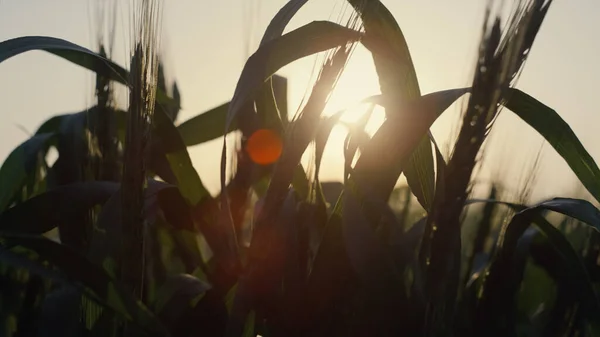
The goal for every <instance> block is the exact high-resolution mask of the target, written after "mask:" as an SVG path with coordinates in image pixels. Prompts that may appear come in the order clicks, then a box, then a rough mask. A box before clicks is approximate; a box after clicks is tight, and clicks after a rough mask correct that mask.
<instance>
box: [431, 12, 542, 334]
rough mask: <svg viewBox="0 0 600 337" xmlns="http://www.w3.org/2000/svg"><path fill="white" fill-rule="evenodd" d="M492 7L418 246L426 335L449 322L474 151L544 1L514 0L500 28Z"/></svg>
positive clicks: (514, 72) (531, 36)
mask: <svg viewBox="0 0 600 337" xmlns="http://www.w3.org/2000/svg"><path fill="white" fill-rule="evenodd" d="M492 6H493V2H490V3H489V4H488V9H487V12H486V19H485V22H484V28H483V37H482V41H481V44H480V48H479V58H478V62H477V65H476V69H475V75H474V79H473V87H472V92H471V97H470V99H469V103H468V106H467V109H466V111H465V113H464V115H463V118H462V126H461V128H460V131H459V135H458V139H457V140H456V143H455V147H454V151H453V154H452V157H451V159H450V161H449V163H448V168H447V172H448V177H449V179H446V186H445V190H444V193H440V194H438V195H436V200H435V207H434V209H433V212H432V214H431V215H430V217H429V220H430V221H429V222H428V226H427V231H426V234H425V237H424V244H423V246H422V259H423V262H424V265H425V266H426V268H427V280H426V286H427V290H428V296H429V299H428V304H427V306H428V308H427V317H426V323H425V324H426V329H427V330H428V331H429V333H431V334H432V335H435V334H436V331H443V330H445V329H448V328H449V327H450V326H451V325H452V324H453V320H454V309H455V308H454V306H455V303H456V300H457V294H458V285H459V279H460V260H461V258H460V256H461V237H460V233H461V229H460V223H461V221H460V216H461V213H462V210H463V207H464V202H465V200H466V198H467V196H468V195H469V193H470V191H469V182H470V180H471V175H472V173H473V170H474V168H475V165H476V163H477V155H478V153H479V152H480V149H481V146H482V144H483V142H484V141H485V139H486V137H487V135H488V133H489V131H490V129H491V127H492V125H493V122H494V121H495V120H496V118H497V116H498V113H499V112H500V103H502V97H504V95H505V92H506V90H507V88H509V86H510V85H513V84H514V82H515V80H516V78H517V76H518V74H519V72H520V70H521V68H522V66H523V63H524V62H525V59H526V58H527V55H528V51H529V49H530V48H531V45H532V43H533V39H534V37H535V34H536V33H537V30H538V29H539V26H540V24H541V21H542V20H543V18H544V15H545V10H544V9H545V8H547V6H549V2H546V4H544V1H519V2H518V3H516V5H515V7H514V8H513V12H512V13H511V15H510V17H509V18H508V23H507V27H506V28H505V29H502V28H501V16H500V14H493V15H492V10H493V7H492ZM440 280H443V281H441V282H440Z"/></svg>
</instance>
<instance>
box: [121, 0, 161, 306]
mask: <svg viewBox="0 0 600 337" xmlns="http://www.w3.org/2000/svg"><path fill="white" fill-rule="evenodd" d="M134 6H135V7H134V13H133V18H132V20H133V31H134V34H135V36H134V37H133V38H134V41H135V49H134V51H133V53H132V54H133V55H132V60H131V66H130V67H131V69H130V79H129V81H130V83H129V85H130V87H129V90H130V94H129V114H128V115H127V133H126V138H125V148H124V151H125V154H124V163H123V178H122V185H121V195H122V203H123V204H122V206H123V242H122V259H121V268H120V274H121V279H122V280H123V282H124V283H125V285H126V286H127V287H129V289H130V290H131V292H132V294H134V295H135V296H136V297H138V298H142V297H143V294H144V290H143V284H144V253H143V252H144V237H145V235H144V232H145V231H144V227H145V223H144V217H143V206H144V191H145V188H146V178H145V177H146V163H145V158H144V153H145V148H146V146H147V145H148V144H149V141H150V127H151V124H152V120H153V115H154V104H155V95H156V81H157V70H158V62H157V61H158V57H157V50H158V43H159V30H160V15H161V7H160V1H159V0H140V1H137V2H136V4H135V5H134Z"/></svg>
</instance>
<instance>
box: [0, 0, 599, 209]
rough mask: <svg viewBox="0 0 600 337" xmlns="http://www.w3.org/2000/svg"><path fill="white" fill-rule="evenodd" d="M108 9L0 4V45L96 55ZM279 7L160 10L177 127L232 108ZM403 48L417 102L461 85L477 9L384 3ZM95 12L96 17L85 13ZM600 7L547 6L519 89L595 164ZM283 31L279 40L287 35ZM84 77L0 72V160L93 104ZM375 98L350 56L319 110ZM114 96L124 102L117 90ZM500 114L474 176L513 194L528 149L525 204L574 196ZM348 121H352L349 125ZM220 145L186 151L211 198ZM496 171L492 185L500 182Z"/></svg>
mask: <svg viewBox="0 0 600 337" xmlns="http://www.w3.org/2000/svg"><path fill="white" fill-rule="evenodd" d="M108 1H111V0H53V1H48V0H27V1H23V0H0V41H3V40H7V39H10V38H15V37H19V36H25V35H45V36H53V37H59V38H63V39H66V40H69V41H71V42H73V43H76V44H79V45H81V46H84V47H87V48H90V49H95V48H96V44H97V42H96V36H97V35H96V34H97V27H98V25H97V24H96V21H97V12H94V8H95V6H98V4H102V3H105V2H108ZM285 2H286V1H285V0H269V1H267V0H262V1H261V0H220V1H211V2H210V3H211V5H210V6H208V5H207V3H208V2H207V1H197V0H177V1H163V4H162V6H163V20H162V30H163V34H162V39H161V50H162V53H163V55H164V56H163V57H164V59H165V61H166V67H167V73H168V77H169V78H170V79H176V80H177V83H178V86H179V88H180V91H181V95H182V105H183V110H182V111H181V113H180V117H179V121H180V122H181V121H185V120H186V119H189V118H191V117H193V116H195V115H197V114H199V113H202V112H204V111H206V110H208V109H210V108H212V107H215V106H217V105H219V104H221V103H224V102H226V101H228V100H229V99H231V97H232V95H233V91H234V89H235V85H236V83H237V80H238V77H239V75H240V73H241V70H242V68H243V66H244V62H245V61H246V59H247V57H248V56H249V55H250V54H251V53H252V52H254V51H255V50H256V47H257V45H258V41H259V40H260V37H261V36H262V33H263V32H264V29H265V28H266V26H267V25H268V23H269V20H270V18H271V17H273V15H275V13H276V12H277V11H278V9H279V8H280V7H281V6H283V5H284V4H285ZM382 2H383V3H384V4H385V5H386V6H387V7H388V8H389V9H390V11H391V12H392V14H393V15H394V17H395V18H396V20H397V21H398V23H399V25H400V27H401V29H402V31H403V33H404V35H405V38H406V40H407V43H408V46H409V49H410V52H411V55H412V59H413V62H414V65H415V68H416V72H417V76H418V79H419V84H420V88H421V92H422V93H423V94H426V93H430V92H434V91H438V90H445V89H451V88H456V87H464V86H467V85H469V84H470V80H471V76H472V73H473V65H474V61H475V59H476V50H477V44H478V42H479V37H480V32H481V26H482V20H483V13H484V9H485V3H486V1H483V0H459V1H410V0H387V1H385V0H384V1H382ZM117 3H118V10H119V14H118V19H117V34H116V41H115V49H114V53H113V58H114V59H115V60H116V61H117V63H119V64H122V65H126V62H125V61H126V60H127V58H128V55H129V52H130V49H129V48H130V42H131V41H132V39H131V37H130V36H129V30H128V29H129V25H128V23H127V22H128V19H129V17H130V14H129V12H128V7H129V6H128V0H121V1H118V2H117ZM342 3H343V1H342V0H312V1H309V3H308V4H307V5H306V6H305V7H304V8H302V9H301V10H300V12H299V13H298V15H297V16H296V17H295V18H294V19H293V20H292V22H291V23H290V26H289V29H294V28H297V27H299V26H300V25H303V24H306V23H309V22H311V21H314V20H327V19H330V18H334V20H335V18H337V15H338V13H340V11H341V8H342V7H341V4H342ZM94 13H96V14H94ZM598 15H600V1H597V0H555V1H554V3H553V4H552V7H551V9H550V11H549V13H548V15H547V17H546V20H545V22H544V23H543V25H542V27H541V30H540V32H539V34H538V37H537V39H536V41H535V43H534V45H533V48H532V51H531V53H530V55H529V59H528V61H527V63H526V65H525V68H524V71H523V74H522V76H521V78H520V80H519V82H518V84H517V87H518V88H520V89H522V90H524V91H525V92H527V93H529V94H530V95H532V96H533V97H535V98H537V99H538V100H540V101H542V102H543V103H545V104H546V105H548V106H550V107H552V108H554V109H555V110H556V111H557V112H558V113H559V115H560V116H561V117H562V118H563V119H564V120H565V121H566V122H567V123H568V124H569V125H570V126H571V127H572V129H573V130H574V132H575V133H576V134H577V135H578V137H579V139H580V140H581V142H582V143H583V145H584V146H585V147H586V148H587V150H588V151H589V152H590V154H591V156H592V157H593V158H594V159H595V160H596V161H600V135H598V131H597V130H598V126H600V107H599V106H598V104H597V100H596V97H597V95H598V94H599V93H598V89H599V88H600V62H598V60H600V40H599V39H598V37H597V33H598V32H600V20H597V18H598ZM289 29H288V30H289ZM313 62H314V61H313V60H312V59H310V58H309V59H303V60H300V61H298V62H295V63H294V64H292V65H289V66H287V67H285V68H284V69H283V70H282V71H281V72H280V74H281V75H284V76H286V77H287V78H288V79H289V90H290V93H289V102H290V110H291V111H295V110H296V109H297V106H298V104H299V103H300V101H301V99H302V97H303V95H304V93H305V90H306V87H307V85H308V84H309V83H310V82H309V81H310V75H311V71H312V67H313ZM94 79H95V77H94V75H93V74H92V73H91V72H89V71H87V70H85V69H82V68H79V67H77V66H75V65H73V64H71V63H69V62H66V61H64V60H62V59H59V58H57V57H56V56H53V55H51V54H48V53H45V52H40V51H33V52H28V53H25V54H22V55H19V56H17V57H14V58H11V59H9V60H7V61H5V62H3V63H2V64H0V98H1V99H2V103H3V104H2V106H3V109H2V113H3V115H2V121H3V123H1V124H0V159H4V158H6V156H8V154H9V153H10V151H11V150H12V149H14V148H15V147H16V146H18V145H19V144H20V143H21V142H23V141H24V140H26V139H27V137H28V134H27V133H26V132H30V133H32V132H35V130H36V128H37V127H38V126H39V125H40V124H41V123H42V122H43V121H45V120H46V119H48V118H50V117H51V116H53V115H56V114H63V113H70V112H77V111H81V110H83V109H84V108H85V107H88V106H91V105H92V104H93V103H94V97H93V87H94ZM378 92H379V89H378V82H377V76H376V73H375V71H374V67H373V63H372V60H371V57H370V55H369V53H368V52H367V51H366V50H364V49H363V48H362V47H358V48H357V50H356V51H355V53H354V54H353V56H352V59H351V61H350V63H349V65H348V67H347V69H346V72H345V74H344V75H343V77H342V78H341V80H340V82H339V84H338V87H337V88H336V91H335V93H334V96H333V97H332V99H331V102H330V104H329V106H328V108H327V111H328V112H329V113H331V112H332V111H336V110H337V109H340V108H344V107H348V106H351V105H352V104H353V103H355V102H358V101H359V100H360V99H362V98H365V97H368V96H370V95H373V94H377V93H378ZM119 94H120V97H121V98H123V97H125V95H124V92H123V90H121V91H120V92H119ZM461 107H462V105H460V104H455V105H453V106H452V107H450V109H448V110H447V111H446V112H445V113H444V115H443V116H442V117H441V118H440V119H439V120H438V121H436V123H435V124H434V126H433V128H432V131H433V133H434V135H435V137H436V139H437V141H438V142H439V143H441V144H442V147H445V146H447V144H448V143H449V140H450V139H451V138H450V137H449V136H450V134H451V130H452V126H453V125H455V123H454V122H455V120H456V119H457V117H458V116H459V113H460V108H461ZM511 114H512V113H511V112H510V111H509V110H504V111H503V112H502V113H501V115H500V118H499V120H498V122H497V124H496V125H495V130H494V134H493V136H492V138H491V140H490V144H489V150H488V151H487V152H486V159H485V163H484V165H483V168H482V175H481V177H478V179H479V180H480V181H482V182H484V183H485V182H489V181H490V180H491V179H494V178H495V177H497V178H499V179H502V180H503V182H504V184H505V185H506V186H507V188H509V189H513V190H515V191H516V190H518V186H520V185H522V182H523V179H524V178H525V177H526V175H527V172H529V171H528V169H529V167H530V166H531V164H532V163H533V161H534V159H535V157H536V154H537V151H538V150H539V149H540V148H542V157H541V161H540V163H541V165H540V168H539V171H538V173H539V175H538V180H537V185H536V188H535V190H534V193H533V196H534V198H536V199H540V198H547V197H552V196H555V195H561V196H575V195H578V194H579V193H580V192H581V184H579V183H578V181H577V179H576V177H575V176H574V174H572V173H571V172H570V170H569V168H568V166H567V165H566V164H565V162H564V161H563V160H562V159H561V158H560V157H559V156H558V155H557V154H556V153H555V152H554V150H553V149H552V148H551V147H550V146H549V145H548V144H546V145H543V139H542V138H541V137H540V136H539V135H537V134H536V133H535V132H534V131H533V130H532V129H531V128H529V127H528V126H527V125H526V124H525V123H523V122H522V121H520V120H519V119H518V118H517V117H515V116H514V115H511ZM348 118H350V119H352V114H351V113H349V117H348ZM343 137H344V134H343V132H342V130H341V129H337V130H335V132H334V134H333V136H332V141H331V144H330V145H328V148H327V150H326V154H325V158H324V162H323V169H322V172H321V177H322V179H323V180H337V179H340V178H341V175H342V170H343V159H342V157H341V156H340V154H341V146H342V143H343ZM220 149H221V141H220V140H216V141H212V142H210V143H208V144H203V145H199V146H195V147H192V148H190V149H189V152H190V155H191V157H192V162H193V164H194V167H195V168H196V169H197V170H198V172H199V175H200V177H201V178H202V180H203V182H204V183H205V185H206V186H207V187H208V188H209V190H210V191H211V192H213V193H214V192H217V191H218V186H219V180H218V179H219V159H220ZM500 173H501V175H499V174H500Z"/></svg>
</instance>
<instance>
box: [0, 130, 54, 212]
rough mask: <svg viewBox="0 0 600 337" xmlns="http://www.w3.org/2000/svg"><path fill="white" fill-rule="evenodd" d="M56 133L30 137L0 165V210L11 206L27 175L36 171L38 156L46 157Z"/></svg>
mask: <svg viewBox="0 0 600 337" xmlns="http://www.w3.org/2000/svg"><path fill="white" fill-rule="evenodd" d="M55 139H56V134H54V133H40V134H36V135H35V136H33V137H31V138H29V139H28V140H26V141H25V142H23V143H21V144H20V145H19V146H18V147H17V148H15V149H14V150H13V151H12V152H11V153H10V154H9V155H8V157H7V158H6V160H5V161H4V163H3V164H2V167H0V186H2V189H0V212H1V211H4V210H6V209H7V208H8V207H9V206H10V202H11V200H13V199H14V196H15V194H17V193H19V191H20V189H21V188H22V187H23V185H24V184H25V182H26V180H27V177H28V176H30V175H31V174H34V173H35V170H36V169H37V167H38V158H39V157H40V156H41V157H42V158H43V157H45V152H46V151H47V150H48V148H49V147H50V144H51V143H52V142H53V141H55Z"/></svg>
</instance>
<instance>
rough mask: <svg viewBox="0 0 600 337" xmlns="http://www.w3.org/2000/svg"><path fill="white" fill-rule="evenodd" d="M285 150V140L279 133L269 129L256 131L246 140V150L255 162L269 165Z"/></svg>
mask: <svg viewBox="0 0 600 337" xmlns="http://www.w3.org/2000/svg"><path fill="white" fill-rule="evenodd" d="M282 151H283V142H282V141H281V138H280V137H279V135H278V134H277V133H275V132H273V131H271V130H268V129H260V130H258V131H256V132H254V133H253V134H252V135H251V136H250V138H248V141H247V142H246V152H247V153H248V155H249V156H250V159H252V161H253V162H255V163H256V164H259V165H269V164H273V163H274V162H276V161H277V159H279V157H280V156H281V152H282Z"/></svg>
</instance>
